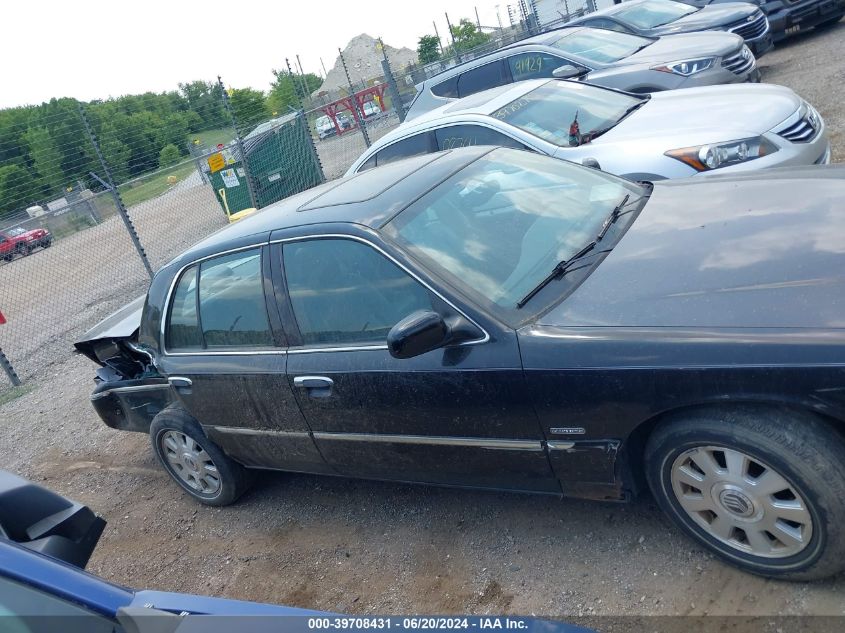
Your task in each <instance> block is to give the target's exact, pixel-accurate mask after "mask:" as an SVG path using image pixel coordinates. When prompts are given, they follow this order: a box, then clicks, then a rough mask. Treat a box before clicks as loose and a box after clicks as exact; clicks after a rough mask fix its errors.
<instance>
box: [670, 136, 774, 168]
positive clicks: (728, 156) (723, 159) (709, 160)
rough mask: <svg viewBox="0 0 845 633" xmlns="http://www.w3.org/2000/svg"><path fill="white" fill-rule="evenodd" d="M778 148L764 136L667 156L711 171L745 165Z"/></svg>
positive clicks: (677, 151) (686, 150)
mask: <svg viewBox="0 0 845 633" xmlns="http://www.w3.org/2000/svg"><path fill="white" fill-rule="evenodd" d="M778 149H779V148H778V146H777V145H775V144H774V143H772V142H771V141H769V140H767V139H765V138H764V137H762V136H757V137H755V138H746V139H743V140H741V141H731V142H730V143H714V144H711V145H696V146H695V147H682V148H680V149H670V150H669V151H668V152H665V154H666V156H670V157H671V158H675V159H677V160H679V161H681V162H682V163H686V164H687V165H689V166H690V167H692V168H693V169H695V170H696V171H709V170H711V169H719V167H728V166H729V165H737V164H739V163H745V162H748V161H749V160H754V159H755V158H762V157H763V156H768V155H769V154H774V153H775V152H776V151H778Z"/></svg>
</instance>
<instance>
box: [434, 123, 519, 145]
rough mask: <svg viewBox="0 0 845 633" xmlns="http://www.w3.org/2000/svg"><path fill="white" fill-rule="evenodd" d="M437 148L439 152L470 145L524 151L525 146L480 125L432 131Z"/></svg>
mask: <svg viewBox="0 0 845 633" xmlns="http://www.w3.org/2000/svg"><path fill="white" fill-rule="evenodd" d="M434 135H435V138H436V139H437V147H438V148H439V149H441V150H444V149H454V148H456V147H469V146H471V145H498V146H500V147H515V148H517V149H526V148H525V145H523V144H522V143H520V142H519V141H517V140H516V139H513V138H511V137H510V136H508V135H506V134H503V133H501V132H499V131H497V130H492V129H490V128H489V127H484V126H482V125H450V126H449V127H441V128H438V129H436V130H435V131H434Z"/></svg>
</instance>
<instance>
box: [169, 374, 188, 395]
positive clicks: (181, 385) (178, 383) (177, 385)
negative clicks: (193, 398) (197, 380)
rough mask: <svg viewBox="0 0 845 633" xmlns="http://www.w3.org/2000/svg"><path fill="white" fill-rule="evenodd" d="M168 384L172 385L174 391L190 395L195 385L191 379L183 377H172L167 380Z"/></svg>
mask: <svg viewBox="0 0 845 633" xmlns="http://www.w3.org/2000/svg"><path fill="white" fill-rule="evenodd" d="M167 382H168V383H169V384H170V386H171V387H173V388H174V389H178V390H181V391H183V392H185V393H190V391H191V385H193V384H194V383H193V382H192V381H191V379H190V378H183V377H182V376H170V377H169V378H168V379H167Z"/></svg>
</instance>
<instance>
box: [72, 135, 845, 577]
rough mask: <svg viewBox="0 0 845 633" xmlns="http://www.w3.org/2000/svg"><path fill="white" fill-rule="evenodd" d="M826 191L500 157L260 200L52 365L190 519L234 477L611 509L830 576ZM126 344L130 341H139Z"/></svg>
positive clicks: (435, 157)
mask: <svg viewBox="0 0 845 633" xmlns="http://www.w3.org/2000/svg"><path fill="white" fill-rule="evenodd" d="M843 176H845V169H843V167H816V168H803V169H794V170H792V171H789V172H781V171H778V170H770V171H766V172H755V173H754V174H750V175H748V176H732V177H725V176H722V177H714V178H710V179H707V178H704V179H695V180H686V181H684V180H678V181H666V182H660V183H655V184H654V185H651V184H648V183H633V182H630V181H627V180H623V179H620V178H617V177H614V176H610V175H608V174H605V173H602V172H600V171H598V170H594V169H589V168H585V167H581V166H577V165H573V164H571V163H566V162H563V161H559V160H556V159H553V158H548V157H545V156H540V155H537V154H533V153H528V152H523V151H520V150H511V149H501V148H500V149H492V148H483V147H481V148H480V147H475V148H464V149H460V150H452V151H448V152H441V153H438V154H431V155H425V156H418V157H415V158H410V159H407V160H404V161H400V162H397V163H393V164H391V165H388V166H385V167H381V168H378V169H373V170H369V171H366V172H363V173H361V174H358V175H356V176H353V177H350V178H345V179H342V180H339V181H335V182H332V183H328V184H325V185H322V186H320V187H317V188H315V189H312V190H310V191H307V192H304V193H302V194H299V195H297V196H295V197H292V198H289V199H287V200H284V201H282V202H279V203H277V204H275V205H273V206H271V207H268V208H267V209H266V210H264V211H262V212H261V213H259V214H256V215H255V216H254V217H250V218H248V219H246V220H244V221H242V222H239V223H238V224H236V225H233V226H231V227H229V228H227V229H225V230H223V231H221V232H219V233H216V234H215V235H213V236H211V237H210V238H208V239H206V240H205V241H204V242H201V243H200V244H198V245H196V246H195V247H193V248H192V249H190V250H189V251H187V252H186V253H184V254H183V255H181V256H180V257H179V258H177V259H176V260H174V261H173V262H171V263H170V264H168V265H167V266H165V267H164V268H162V269H161V270H160V271H159V272H158V274H157V275H156V277H155V279H154V280H153V282H152V284H151V286H150V289H149V292H148V295H147V298H146V302H145V303H144V305H143V309H141V310H140V316H139V309H140V304H136V305H134V306H129V307H128V308H127V309H125V310H124V311H123V312H121V313H119V314H118V315H116V316H115V317H113V318H111V319H109V320H107V321H106V322H104V323H102V324H100V325H99V326H98V327H97V328H95V329H94V330H92V331H91V332H90V333H89V334H88V335H87V336H86V338H85V340H83V341H80V342H79V343H78V344H77V347H78V348H79V349H80V350H81V351H82V352H83V353H85V354H87V355H88V356H90V357H91V358H92V359H94V360H95V361H97V362H98V363H100V364H101V365H102V366H103V367H101V368H100V369H99V370H98V375H99V385H98V386H97V387H96V389H95V391H94V393H93V395H92V400H93V403H94V406H95V408H96V409H97V411H98V412H99V414H100V415H101V417H102V418H103V420H104V421H105V422H106V424H108V425H109V426H111V427H114V428H118V429H125V430H133V431H143V432H148V433H149V434H150V437H151V439H152V446H153V450H154V451H155V453H156V455H157V456H158V458H159V460H160V461H161V463H162V465H163V466H164V468H165V469H166V470H167V472H168V473H169V474H170V475H171V476H172V478H173V479H174V480H175V481H176V483H178V484H179V485H180V486H181V487H182V488H183V489H184V490H185V491H187V492H188V493H189V494H190V495H192V496H193V497H195V498H196V499H198V500H199V501H201V502H203V503H207V504H211V505H225V504H228V503H231V502H233V501H234V500H235V499H237V498H238V496H239V495H241V494H242V493H243V492H244V491H245V490H246V489H247V487H248V485H249V483H250V470H251V469H275V470H289V471H302V472H311V473H325V474H330V475H342V476H351V477H368V478H374V479H389V480H397V481H407V482H421V483H429V484H444V485H456V486H472V487H479V488H489V489H499V490H518V491H526V492H535V493H546V494H552V495H566V496H572V497H583V498H590V499H601V500H613V501H623V500H627V499H630V498H631V497H632V496H634V495H636V494H637V493H638V492H641V491H643V490H645V489H646V488H648V489H650V490H651V492H652V493H653V494H654V496H655V497H656V499H657V501H658V502H659V503H660V505H661V506H662V507H663V509H664V510H665V511H666V512H667V513H668V514H669V515H670V516H671V517H672V518H673V519H674V520H675V521H676V522H677V523H678V524H679V525H680V526H681V527H682V528H683V529H684V530H685V531H686V532H687V533H688V534H689V535H691V536H692V537H693V538H695V539H697V540H698V541H699V542H700V543H702V544H704V545H705V546H707V547H708V548H710V549H712V550H713V551H714V552H716V553H717V554H719V555H720V556H722V557H723V558H725V559H727V560H729V561H731V562H733V563H735V564H737V565H739V566H741V567H743V568H745V569H747V570H749V571H752V572H756V573H759V574H765V575H771V576H779V577H787V578H795V579H808V578H818V577H823V576H828V575H830V574H833V573H835V572H837V571H839V570H840V569H842V568H843V566H845V556H843V553H845V469H843V466H842V459H843V457H845V362H843V352H845V329H843V328H845V317H843V310H844V309H845V292H843V290H845V273H843V271H845V266H843V265H844V264H845V246H843V245H845V213H844V212H843V209H842V204H841V202H842V199H843V196H845V182H843ZM139 324H140V327H139Z"/></svg>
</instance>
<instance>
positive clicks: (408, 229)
mask: <svg viewBox="0 0 845 633" xmlns="http://www.w3.org/2000/svg"><path fill="white" fill-rule="evenodd" d="M626 194H630V195H631V197H632V198H634V196H639V195H641V194H643V190H642V189H641V187H640V186H639V185H636V184H634V183H632V182H628V181H626V180H622V179H620V178H617V177H615V176H610V175H608V174H605V173H604V172H601V171H598V170H595V169H589V168H586V167H581V166H580V165H574V164H572V163H568V162H566V161H562V160H558V159H555V158H550V157H548V156H543V155H540V154H535V153H532V152H525V151H521V150H513V149H502V148H500V149H496V150H493V151H492V152H490V153H489V154H486V155H485V156H484V157H482V158H481V159H479V160H477V161H475V162H473V163H472V164H470V165H469V166H468V167H466V168H464V169H463V170H461V171H459V172H458V173H457V174H455V175H453V176H452V177H451V178H449V179H448V180H446V181H444V182H443V183H442V184H440V185H439V186H437V187H436V188H434V189H433V190H432V191H430V192H428V193H427V194H426V195H424V196H423V197H422V198H420V199H419V200H417V201H416V202H414V203H413V204H412V205H411V206H409V207H408V208H407V209H405V210H404V211H403V212H402V213H400V214H399V215H398V216H397V217H396V218H394V219H393V220H391V221H390V222H389V223H388V225H387V226H386V227H385V232H386V233H387V234H388V235H389V236H391V237H392V238H393V239H394V240H396V241H397V242H399V243H400V244H401V245H402V246H404V247H405V248H406V249H407V250H409V251H410V252H411V253H412V254H413V255H415V256H416V257H418V258H419V259H420V260H422V261H423V262H424V263H426V264H427V265H428V267H429V268H431V269H432V270H434V271H435V272H439V273H442V274H444V276H446V277H447V278H449V279H451V280H452V281H453V283H454V285H456V286H458V287H461V288H463V289H464V290H465V292H466V293H467V294H470V295H473V296H474V297H476V298H477V299H478V300H479V301H480V302H481V303H483V304H484V305H487V306H489V307H491V308H493V309H494V310H495V311H497V312H502V311H504V312H505V314H507V311H508V310H510V309H514V308H515V306H516V304H517V302H518V301H519V300H520V299H521V298H522V297H524V296H525V294H526V293H527V292H529V291H530V290H531V289H532V288H534V287H535V286H536V285H537V284H538V283H539V282H540V281H541V280H542V279H543V278H544V277H546V276H547V275H548V274H549V272H550V271H551V270H552V268H554V266H555V264H557V263H558V262H560V261H562V260H566V259H568V258H569V257H571V256H572V255H574V254H575V253H577V252H578V251H579V250H580V249H582V248H583V247H584V245H585V244H586V243H587V242H589V241H590V240H591V239H594V238H595V236H596V234H597V233H598V232H599V231H600V229H601V226H602V223H603V222H604V220H605V219H606V218H607V216H608V214H609V213H610V211H611V210H612V209H613V208H614V206H615V205H617V204H618V203H619V201H620V199H622V198H624V196H625V195H626Z"/></svg>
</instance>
